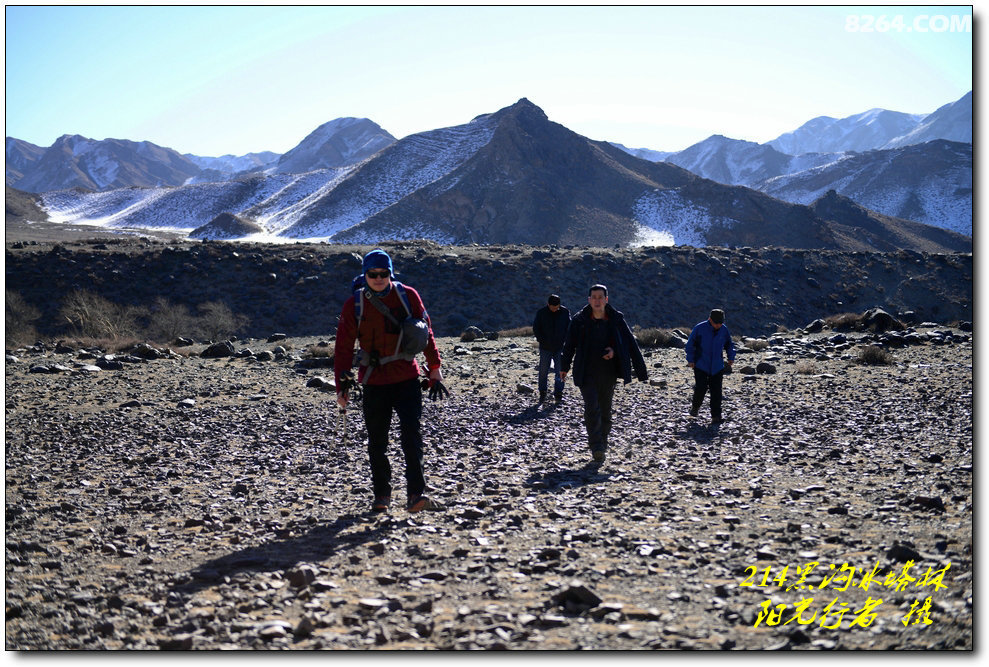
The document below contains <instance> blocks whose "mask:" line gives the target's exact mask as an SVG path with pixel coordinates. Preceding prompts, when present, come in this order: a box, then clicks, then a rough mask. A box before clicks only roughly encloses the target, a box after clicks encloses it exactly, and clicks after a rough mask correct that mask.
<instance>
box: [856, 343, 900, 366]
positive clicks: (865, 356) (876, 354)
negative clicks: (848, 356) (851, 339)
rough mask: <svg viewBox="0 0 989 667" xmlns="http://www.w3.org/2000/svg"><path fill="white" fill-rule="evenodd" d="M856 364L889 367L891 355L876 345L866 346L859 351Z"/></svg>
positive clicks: (891, 360) (891, 359)
mask: <svg viewBox="0 0 989 667" xmlns="http://www.w3.org/2000/svg"><path fill="white" fill-rule="evenodd" d="M858 362H859V363H860V364H867V365H869V366H889V365H890V364H892V363H893V355H892V354H890V353H889V352H887V351H886V350H884V349H883V348H881V347H879V346H877V345H867V346H865V347H863V348H862V349H860V350H859V355H858Z"/></svg>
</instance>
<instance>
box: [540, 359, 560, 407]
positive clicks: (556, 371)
mask: <svg viewBox="0 0 989 667" xmlns="http://www.w3.org/2000/svg"><path fill="white" fill-rule="evenodd" d="M562 356H563V350H557V351H556V352H554V351H553V350H546V349H544V348H539V374H538V380H539V395H540V396H542V395H544V394H545V393H546V390H547V389H549V380H548V378H547V376H548V375H549V367H550V363H551V362H552V364H553V394H554V395H556V396H562V395H563V380H561V379H560V357H562Z"/></svg>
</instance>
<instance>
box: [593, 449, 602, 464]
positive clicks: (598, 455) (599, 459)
mask: <svg viewBox="0 0 989 667" xmlns="http://www.w3.org/2000/svg"><path fill="white" fill-rule="evenodd" d="M591 458H593V459H594V462H595V463H602V462H603V461H604V450H603V449H596V450H594V451H593V452H591Z"/></svg>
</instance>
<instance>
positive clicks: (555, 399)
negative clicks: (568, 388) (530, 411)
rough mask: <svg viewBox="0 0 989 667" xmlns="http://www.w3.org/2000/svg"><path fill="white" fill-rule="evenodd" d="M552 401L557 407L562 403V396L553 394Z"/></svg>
mask: <svg viewBox="0 0 989 667" xmlns="http://www.w3.org/2000/svg"><path fill="white" fill-rule="evenodd" d="M553 400H554V401H556V404H557V405H559V404H560V403H562V402H563V394H553Z"/></svg>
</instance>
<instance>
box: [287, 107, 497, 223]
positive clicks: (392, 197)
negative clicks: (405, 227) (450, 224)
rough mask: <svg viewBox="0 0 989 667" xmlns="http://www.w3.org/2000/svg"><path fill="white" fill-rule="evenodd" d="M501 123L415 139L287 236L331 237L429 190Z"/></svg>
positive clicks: (356, 175) (358, 175) (362, 172)
mask: <svg viewBox="0 0 989 667" xmlns="http://www.w3.org/2000/svg"><path fill="white" fill-rule="evenodd" d="M496 125H497V121H496V120H493V119H491V117H481V118H479V119H475V120H473V121H471V122H470V123H467V124H465V125H457V126H454V127H448V128H443V129H439V130H431V131H429V132H422V133H420V134H414V135H411V136H409V137H406V138H404V139H402V140H401V141H399V142H397V143H395V144H392V145H391V146H390V147H388V148H386V149H385V150H384V151H382V152H380V153H378V154H377V155H376V156H375V157H373V158H371V159H370V160H368V161H366V162H364V163H362V164H361V165H359V166H358V167H357V168H356V169H355V170H354V172H353V174H351V175H350V176H349V177H348V178H347V179H345V180H344V181H343V182H341V183H340V184H339V185H338V186H337V187H335V188H333V190H332V191H330V192H329V193H328V194H327V195H326V196H324V197H322V198H321V201H319V202H317V203H315V204H314V205H313V206H311V207H309V208H308V209H307V210H306V211H305V212H304V213H303V214H302V216H301V218H300V220H299V221H298V222H297V223H295V224H294V225H292V226H291V227H289V228H287V229H285V230H284V231H283V232H282V234H284V235H285V236H291V237H293V238H319V237H331V236H333V235H334V234H336V233H338V232H341V231H344V230H346V229H349V228H351V227H353V226H355V225H359V224H360V223H362V222H364V221H365V220H367V219H368V218H370V217H371V216H373V215H374V214H376V213H378V212H380V211H382V210H384V209H385V208H387V207H389V206H391V205H392V204H395V203H396V202H398V201H400V200H401V199H403V198H404V197H407V196H409V195H410V194H412V193H413V192H415V191H416V190H418V189H420V188H422V187H424V186H426V185H429V184H430V183H432V182H433V181H436V180H438V179H440V178H442V177H443V176H445V175H446V174H448V173H449V172H450V171H452V170H454V169H456V168H457V167H458V166H460V165H461V164H463V163H464V162H466V161H467V160H468V159H470V157H471V156H473V155H474V154H475V153H477V151H479V150H480V149H481V148H482V147H484V146H485V145H486V144H487V143H488V142H489V141H491V137H492V136H494V131H495V127H496Z"/></svg>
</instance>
